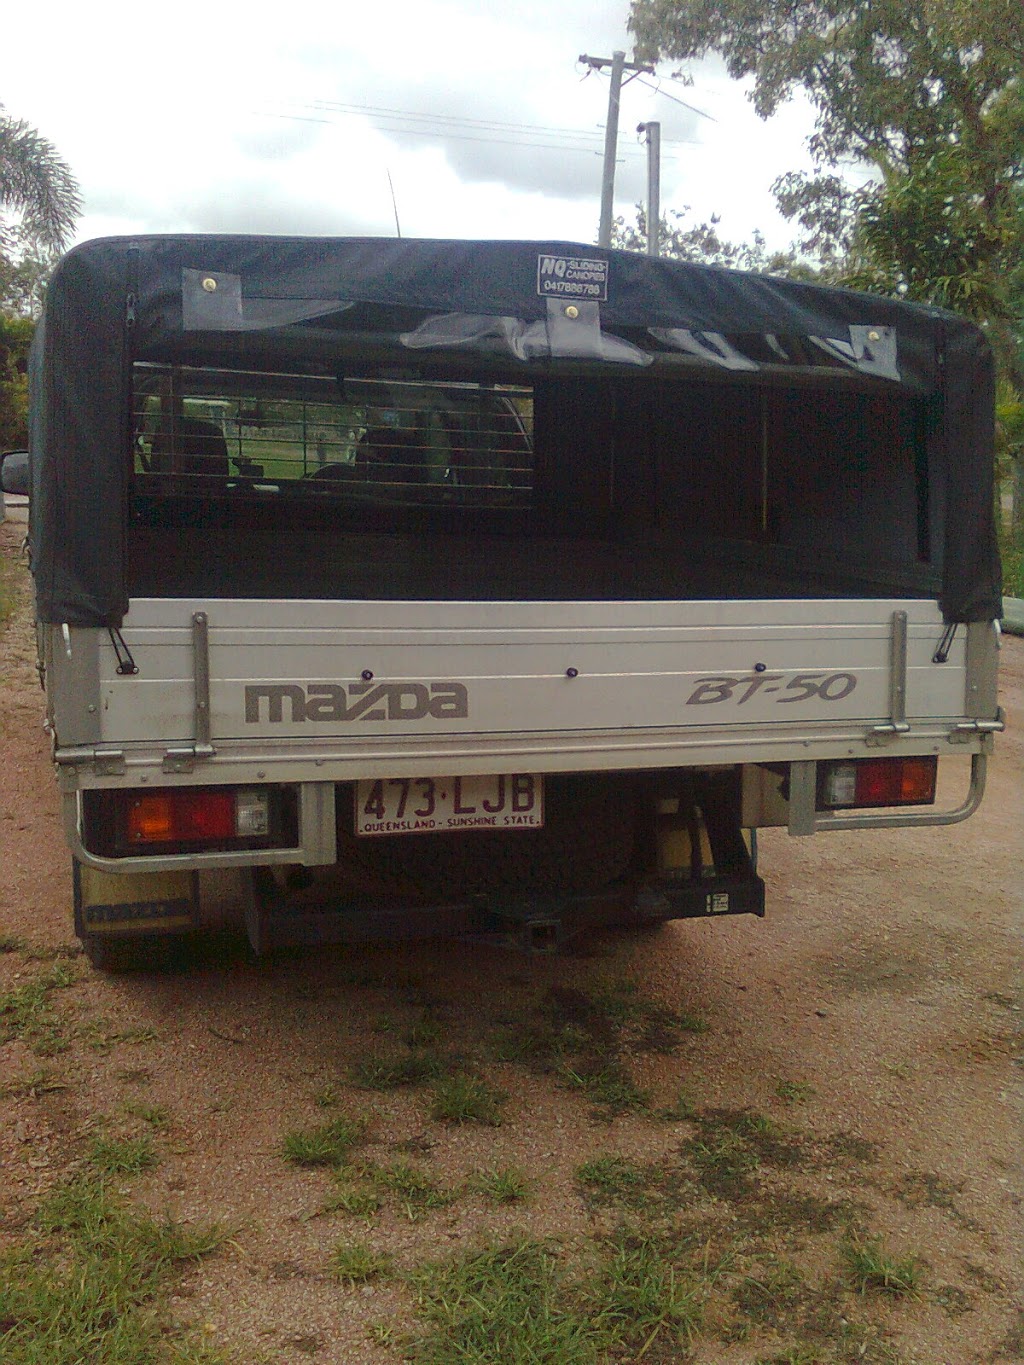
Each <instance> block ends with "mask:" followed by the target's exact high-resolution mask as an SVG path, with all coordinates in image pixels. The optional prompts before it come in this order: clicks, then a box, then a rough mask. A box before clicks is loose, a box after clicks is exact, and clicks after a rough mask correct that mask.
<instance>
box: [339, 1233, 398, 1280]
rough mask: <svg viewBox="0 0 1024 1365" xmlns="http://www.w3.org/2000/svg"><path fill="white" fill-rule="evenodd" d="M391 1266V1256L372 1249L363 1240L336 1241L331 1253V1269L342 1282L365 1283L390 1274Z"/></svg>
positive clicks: (392, 1264) (392, 1263)
mask: <svg viewBox="0 0 1024 1365" xmlns="http://www.w3.org/2000/svg"><path fill="white" fill-rule="evenodd" d="M393 1266H394V1262H393V1259H392V1257H391V1256H388V1255H386V1254H384V1253H383V1252H379V1251H374V1250H373V1248H372V1247H370V1246H367V1244H366V1243H365V1242H338V1244H337V1245H336V1246H335V1248H334V1251H333V1252H332V1253H331V1271H332V1273H333V1274H334V1275H335V1276H337V1278H338V1279H339V1280H341V1282H342V1284H347V1285H355V1284H365V1283H366V1282H367V1281H368V1280H376V1279H379V1278H380V1277H381V1276H383V1275H390V1274H391V1272H392V1269H393Z"/></svg>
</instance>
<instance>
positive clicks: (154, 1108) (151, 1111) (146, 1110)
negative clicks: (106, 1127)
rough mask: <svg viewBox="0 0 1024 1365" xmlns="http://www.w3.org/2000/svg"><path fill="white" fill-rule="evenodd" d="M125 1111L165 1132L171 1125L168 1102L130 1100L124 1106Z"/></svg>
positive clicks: (130, 1115)
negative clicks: (153, 1102) (148, 1102)
mask: <svg viewBox="0 0 1024 1365" xmlns="http://www.w3.org/2000/svg"><path fill="white" fill-rule="evenodd" d="M124 1112H125V1113H126V1114H128V1115H129V1117H131V1118H133V1119H141V1120H142V1122H143V1123H148V1124H149V1126H150V1127H151V1128H156V1129H157V1130H158V1131H159V1132H161V1133H165V1132H166V1131H167V1129H168V1128H170V1126H171V1111H170V1110H169V1109H168V1108H167V1106H166V1104H144V1103H142V1102H141V1101H135V1100H130V1101H129V1102H128V1103H127V1104H126V1105H125V1106H124Z"/></svg>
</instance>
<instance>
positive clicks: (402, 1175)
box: [364, 1161, 455, 1222]
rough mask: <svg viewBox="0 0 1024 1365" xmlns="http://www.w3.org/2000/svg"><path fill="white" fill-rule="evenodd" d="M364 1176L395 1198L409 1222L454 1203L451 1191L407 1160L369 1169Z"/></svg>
mask: <svg viewBox="0 0 1024 1365" xmlns="http://www.w3.org/2000/svg"><path fill="white" fill-rule="evenodd" d="M364 1174H365V1175H366V1176H367V1177H368V1178H369V1179H370V1180H372V1181H373V1183H374V1184H375V1185H376V1187H377V1188H378V1190H381V1191H386V1192H388V1193H390V1194H394V1195H396V1196H397V1198H398V1202H399V1204H400V1205H401V1207H402V1210H403V1212H404V1213H405V1216H406V1217H407V1218H408V1219H409V1220H410V1221H411V1222H416V1221H417V1220H418V1219H419V1218H421V1217H422V1216H423V1214H425V1213H427V1212H428V1211H429V1210H430V1209H443V1208H446V1207H447V1206H448V1205H449V1204H451V1203H454V1201H455V1195H454V1194H453V1193H452V1192H451V1191H450V1190H444V1189H442V1188H441V1186H440V1185H438V1183H437V1181H436V1180H434V1179H433V1178H432V1177H431V1176H429V1175H428V1174H427V1173H426V1171H424V1170H423V1169H422V1168H421V1167H419V1166H414V1165H412V1163H411V1162H408V1161H397V1162H395V1164H394V1165H393V1166H370V1167H367V1168H366V1170H365V1172H364Z"/></svg>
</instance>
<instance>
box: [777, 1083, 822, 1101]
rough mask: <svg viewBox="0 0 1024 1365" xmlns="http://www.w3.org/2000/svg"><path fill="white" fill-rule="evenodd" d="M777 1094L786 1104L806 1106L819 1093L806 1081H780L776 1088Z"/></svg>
mask: <svg viewBox="0 0 1024 1365" xmlns="http://www.w3.org/2000/svg"><path fill="white" fill-rule="evenodd" d="M775 1093H776V1095H778V1097H779V1099H780V1100H782V1101H783V1102H784V1103H785V1104H806V1102H807V1101H808V1100H809V1099H811V1098H812V1097H813V1096H814V1095H816V1094H817V1091H816V1090H815V1089H814V1086H813V1085H808V1084H807V1082H806V1081H783V1080H780V1081H779V1082H778V1084H777V1085H776V1087H775Z"/></svg>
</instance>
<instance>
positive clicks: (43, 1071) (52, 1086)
mask: <svg viewBox="0 0 1024 1365" xmlns="http://www.w3.org/2000/svg"><path fill="white" fill-rule="evenodd" d="M67 1088H68V1086H67V1082H66V1081H62V1080H60V1079H59V1077H58V1076H57V1075H56V1073H55V1072H53V1071H52V1070H51V1069H50V1068H49V1067H48V1066H41V1067H37V1068H36V1070H35V1071H32V1072H30V1073H29V1074H28V1075H27V1076H18V1077H15V1079H14V1080H10V1081H5V1082H4V1084H3V1085H2V1086H0V1095H3V1096H5V1097H7V1096H14V1095H21V1096H25V1097H27V1098H28V1099H33V1100H34V1099H36V1098H37V1097H38V1096H39V1095H49V1094H52V1093H53V1092H54V1091H56V1090H67Z"/></svg>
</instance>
